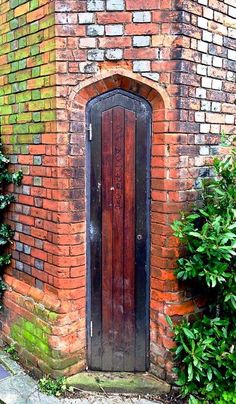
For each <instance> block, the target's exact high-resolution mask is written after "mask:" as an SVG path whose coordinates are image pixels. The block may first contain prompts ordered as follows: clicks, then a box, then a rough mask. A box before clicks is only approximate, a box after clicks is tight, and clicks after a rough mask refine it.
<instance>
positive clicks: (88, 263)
mask: <svg viewBox="0 0 236 404" xmlns="http://www.w3.org/2000/svg"><path fill="white" fill-rule="evenodd" d="M116 94H122V95H124V96H126V97H130V98H131V99H134V100H136V101H139V102H142V103H143V105H144V106H145V107H146V109H147V113H148V117H149V121H148V125H147V134H146V136H147V164H146V187H147V188H146V189H147V198H146V221H147V222H146V226H147V229H146V231H147V267H146V274H147V282H146V302H145V306H146V313H147V316H146V324H145V327H146V331H147V332H146V347H147V363H148V365H147V370H148V369H149V366H150V247H151V146H152V106H151V105H150V103H149V102H148V101H147V100H146V99H145V98H144V97H142V96H140V95H136V94H134V93H131V92H129V91H126V90H123V89H122V88H117V89H112V90H110V91H107V92H105V93H103V94H99V95H97V96H96V97H94V98H92V99H91V100H89V101H88V103H87V105H86V135H85V136H86V142H85V144H86V148H85V153H86V164H85V187H86V191H85V195H86V206H85V208H86V305H85V306H86V348H87V350H86V351H87V352H86V359H87V367H88V368H90V357H91V336H90V332H91V327H90V323H91V313H92V298H91V289H92V288H91V281H92V276H91V268H90V266H91V248H90V236H89V228H90V206H91V192H90V174H91V141H90V130H91V129H90V123H91V110H92V107H93V106H94V104H96V103H97V102H98V101H99V102H100V101H102V100H104V99H106V98H109V97H111V96H112V95H116Z"/></svg>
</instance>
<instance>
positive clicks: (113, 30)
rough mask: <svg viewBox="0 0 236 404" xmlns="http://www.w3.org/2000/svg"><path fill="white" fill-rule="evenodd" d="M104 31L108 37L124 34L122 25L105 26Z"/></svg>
mask: <svg viewBox="0 0 236 404" xmlns="http://www.w3.org/2000/svg"><path fill="white" fill-rule="evenodd" d="M105 31H106V35H108V36H121V35H123V33H124V27H123V25H122V24H112V25H106V27H105Z"/></svg>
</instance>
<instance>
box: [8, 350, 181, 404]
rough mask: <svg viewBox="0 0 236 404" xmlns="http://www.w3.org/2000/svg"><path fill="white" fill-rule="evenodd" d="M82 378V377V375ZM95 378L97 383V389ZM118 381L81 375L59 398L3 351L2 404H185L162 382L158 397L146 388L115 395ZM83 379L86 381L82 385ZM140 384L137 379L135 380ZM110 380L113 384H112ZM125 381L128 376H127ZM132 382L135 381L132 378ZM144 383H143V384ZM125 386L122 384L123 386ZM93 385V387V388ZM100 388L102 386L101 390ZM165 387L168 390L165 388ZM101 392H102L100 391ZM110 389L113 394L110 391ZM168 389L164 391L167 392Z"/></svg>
mask: <svg viewBox="0 0 236 404" xmlns="http://www.w3.org/2000/svg"><path fill="white" fill-rule="evenodd" d="M80 376H81V375H80ZM119 378H120V379H122V376H119ZM92 379H93V380H95V382H96V383H97V388H96V389H95V388H94V384H93V383H92ZM114 379H116V377H115V376H114V375H113V374H110V376H108V375H107V374H106V376H105V377H103V376H102V374H101V373H100V374H99V376H98V375H97V374H96V375H95V374H92V376H91V374H90V375H86V373H84V374H83V378H81V377H80V383H79V382H78V380H79V379H78V375H76V376H73V377H71V378H69V384H70V385H74V386H75V387H74V391H73V392H66V393H65V395H64V396H61V397H59V398H57V397H54V396H48V395H46V394H44V393H42V392H40V390H39V388H38V382H37V380H35V379H34V378H32V377H31V376H30V374H28V372H27V371H26V370H25V369H24V368H23V367H22V366H21V365H20V364H19V363H18V362H16V361H14V360H12V359H11V358H10V355H9V354H8V353H7V352H5V351H0V403H4V404H42V403H43V404H153V403H156V404H183V403H184V401H183V400H181V398H180V397H179V395H178V393H177V392H173V391H172V392H170V391H168V388H167V385H165V384H163V382H161V381H160V383H161V386H162V392H161V393H160V394H158V393H157V392H156V393H154V391H153V390H150V393H149V392H148V390H147V389H145V394H142V393H141V392H140V393H139V394H137V393H136V394H135V393H133V394H127V393H123V392H120V393H115V394H114V393H111V391H110V390H111V389H110V388H109V387H107V386H108V385H109V383H110V384H111V381H112V380H114ZM81 380H83V382H81ZM135 380H136V383H137V378H136V379H135ZM86 381H87V383H88V381H89V384H90V387H89V386H88V390H91V389H92V390H97V391H85V390H84V388H85V382H86ZM108 381H109V383H108ZM123 381H124V377H123ZM128 383H131V384H132V383H134V382H132V379H131V376H130V378H128ZM141 383H143V380H142V381H141ZM121 384H122V383H121ZM91 385H93V386H92V387H91ZM99 386H100V387H99ZM163 386H164V387H163ZM99 389H100V391H101V392H99ZM106 389H107V390H109V391H106ZM163 389H164V391H163Z"/></svg>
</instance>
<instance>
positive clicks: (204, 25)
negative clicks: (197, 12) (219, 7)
mask: <svg viewBox="0 0 236 404" xmlns="http://www.w3.org/2000/svg"><path fill="white" fill-rule="evenodd" d="M197 25H198V27H200V28H204V29H207V27H208V21H207V19H206V18H202V17H198V18H197Z"/></svg>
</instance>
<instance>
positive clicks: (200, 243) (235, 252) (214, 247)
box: [169, 150, 236, 404]
mask: <svg viewBox="0 0 236 404" xmlns="http://www.w3.org/2000/svg"><path fill="white" fill-rule="evenodd" d="M214 170H215V177H214V178H212V179H208V180H206V181H205V182H204V183H203V190H202V204H201V208H197V207H196V208H195V210H194V212H193V213H190V214H183V215H182V219H181V220H178V221H175V222H174V224H173V226H172V227H173V230H174V234H175V235H176V236H177V237H178V238H179V239H180V240H181V242H182V243H183V244H184V245H185V249H186V255H185V257H184V258H180V259H179V260H178V268H177V270H176V274H177V278H178V279H180V280H182V281H187V280H194V281H196V282H197V283H198V284H199V285H200V288H201V289H202V290H204V291H205V292H204V293H205V294H206V295H207V296H208V297H209V305H208V307H207V309H206V311H205V313H204V314H199V315H198V316H196V317H195V320H192V321H188V320H185V321H184V322H182V323H181V324H178V325H176V326H174V333H175V341H176V349H175V358H176V361H177V363H178V364H179V367H178V369H177V370H176V371H177V375H178V384H179V385H180V386H181V389H182V394H183V396H189V402H190V403H192V404H194V403H197V402H201V403H204V402H205V403H208V402H209V403H226V402H231V403H233V402H234V401H232V397H236V350H235V346H236V151H235V150H232V154H231V155H229V156H226V157H225V158H223V159H221V160H220V159H215V160H214ZM169 322H171V320H170V319H169ZM229 397H230V399H229ZM228 399H229V401H227V400H228ZM199 400H200V401H199Z"/></svg>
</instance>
